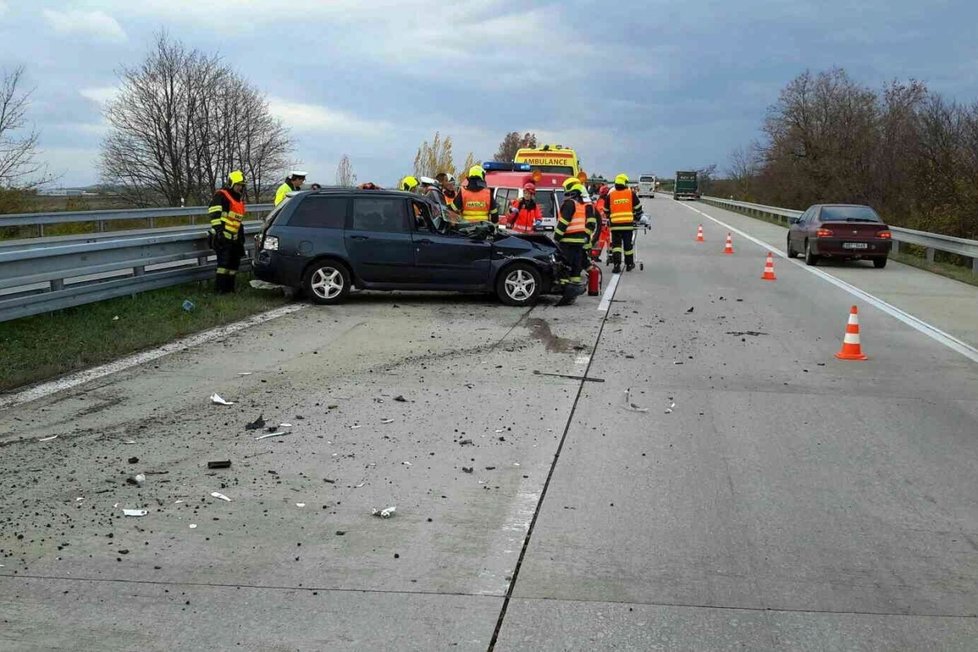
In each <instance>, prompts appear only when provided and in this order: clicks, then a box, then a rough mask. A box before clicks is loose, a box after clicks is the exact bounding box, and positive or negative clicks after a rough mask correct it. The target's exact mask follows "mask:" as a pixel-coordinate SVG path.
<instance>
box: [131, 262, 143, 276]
mask: <svg viewBox="0 0 978 652" xmlns="http://www.w3.org/2000/svg"><path fill="white" fill-rule="evenodd" d="M144 274H146V268H145V267H143V266H142V265H137V266H136V267H133V268H132V275H133V276H143V275H144Z"/></svg>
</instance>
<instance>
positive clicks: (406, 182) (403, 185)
mask: <svg viewBox="0 0 978 652" xmlns="http://www.w3.org/2000/svg"><path fill="white" fill-rule="evenodd" d="M397 187H398V189H400V190H405V191H407V192H414V191H415V190H417V188H418V180H417V179H416V178H414V177H412V176H406V177H404V178H403V179H401V181H400V183H398V184H397Z"/></svg>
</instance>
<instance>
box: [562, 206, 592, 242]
mask: <svg viewBox="0 0 978 652" xmlns="http://www.w3.org/2000/svg"><path fill="white" fill-rule="evenodd" d="M576 233H587V204H585V203H584V202H582V201H577V200H576V199H575V200H574V217H572V218H571V221H570V224H568V225H567V230H566V231H564V235H574V234H576Z"/></svg>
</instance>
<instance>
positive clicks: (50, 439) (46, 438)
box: [37, 435, 58, 441]
mask: <svg viewBox="0 0 978 652" xmlns="http://www.w3.org/2000/svg"><path fill="white" fill-rule="evenodd" d="M57 438H58V436H57V435H51V436H50V437H41V438H40V439H38V440H37V441H52V440H54V439H57Z"/></svg>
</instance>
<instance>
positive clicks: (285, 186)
mask: <svg viewBox="0 0 978 652" xmlns="http://www.w3.org/2000/svg"><path fill="white" fill-rule="evenodd" d="M305 182H306V173H305V172H302V171H301V170H293V171H292V172H290V173H289V176H288V177H286V179H285V181H284V182H283V183H282V185H281V186H279V187H278V189H277V190H276V191H275V205H276V206H278V205H279V204H281V203H282V202H283V201H285V197H286V195H288V194H289V193H290V192H293V191H295V190H302V184H303V183H305Z"/></svg>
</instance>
